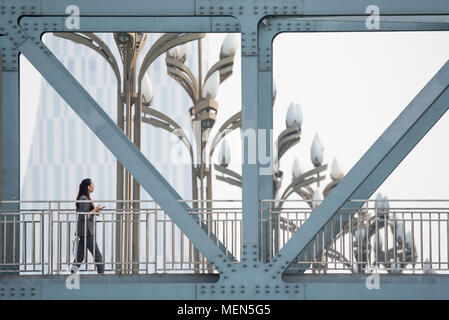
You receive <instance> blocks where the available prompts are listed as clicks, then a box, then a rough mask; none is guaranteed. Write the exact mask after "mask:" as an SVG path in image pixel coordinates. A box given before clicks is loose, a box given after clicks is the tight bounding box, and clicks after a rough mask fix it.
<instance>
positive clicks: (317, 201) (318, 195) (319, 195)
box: [312, 187, 324, 209]
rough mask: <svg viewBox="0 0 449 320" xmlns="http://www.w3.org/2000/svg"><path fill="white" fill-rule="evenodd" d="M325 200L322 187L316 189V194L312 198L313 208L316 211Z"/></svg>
mask: <svg viewBox="0 0 449 320" xmlns="http://www.w3.org/2000/svg"><path fill="white" fill-rule="evenodd" d="M323 200H324V197H323V193H322V192H321V189H320V187H318V188H316V190H315V192H314V193H313V197H312V208H313V209H316V208H317V207H318V206H319V205H320V204H321V202H322V201H323Z"/></svg>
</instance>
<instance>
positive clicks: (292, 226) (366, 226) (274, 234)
mask: <svg viewBox="0 0 449 320" xmlns="http://www.w3.org/2000/svg"><path fill="white" fill-rule="evenodd" d="M355 201H361V202H363V206H362V208H361V209H360V210H357V211H342V210H340V211H339V212H338V213H337V214H336V215H335V216H334V218H333V219H331V220H330V221H329V222H328V223H327V224H326V225H325V226H324V227H323V228H322V229H321V231H320V232H319V233H318V234H317V235H316V237H315V238H314V239H313V241H312V242H311V243H310V244H309V245H308V246H307V249H305V250H304V251H303V252H302V253H301V254H300V255H298V257H297V258H296V260H295V261H294V262H293V263H292V265H291V266H290V267H289V269H288V271H289V272H304V270H305V269H307V271H306V273H311V272H313V273H315V272H326V273H341V272H343V273H362V272H372V271H373V270H378V271H379V272H385V273H386V272H388V273H406V274H407V273H408V274H410V273H449V260H448V257H449V201H447V200H389V202H388V205H387V203H386V202H385V201H375V200H369V201H366V200H355ZM261 208H264V209H262V210H261V221H262V222H263V223H264V224H265V226H268V230H271V232H269V236H268V237H267V239H268V240H265V241H264V240H262V242H261V243H262V246H263V247H264V246H265V247H268V251H269V255H270V259H271V257H273V256H274V255H275V254H276V253H277V252H279V250H281V248H282V246H283V245H284V244H285V243H286V242H287V241H288V240H289V239H290V238H291V237H292V235H293V234H294V233H295V232H296V230H297V229H298V228H300V227H301V226H302V225H303V224H304V222H305V221H306V220H307V219H308V218H309V217H310V215H312V214H313V210H312V209H311V207H310V204H307V203H306V202H304V201H297V200H292V201H286V202H285V203H284V204H283V206H282V208H279V203H278V202H277V201H273V200H266V201H265V200H264V201H263V205H262V206H261ZM267 212H269V215H267V214H266V213H267ZM323 248H324V249H323Z"/></svg>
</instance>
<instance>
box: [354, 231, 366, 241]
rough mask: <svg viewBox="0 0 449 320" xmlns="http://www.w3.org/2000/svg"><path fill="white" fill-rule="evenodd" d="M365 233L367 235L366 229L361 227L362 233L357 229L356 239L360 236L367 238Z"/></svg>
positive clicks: (355, 232)
mask: <svg viewBox="0 0 449 320" xmlns="http://www.w3.org/2000/svg"><path fill="white" fill-rule="evenodd" d="M365 235H366V230H365V229H360V233H359V229H357V230H355V231H354V237H355V238H356V239H358V238H359V236H360V237H361V238H362V239H365Z"/></svg>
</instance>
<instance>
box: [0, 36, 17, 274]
mask: <svg viewBox="0 0 449 320" xmlns="http://www.w3.org/2000/svg"><path fill="white" fill-rule="evenodd" d="M0 48H2V66H1V98H0V101H1V131H2V132H1V139H2V140H1V143H2V144H1V185H2V193H1V200H20V109H19V108H20V106H19V104H20V93H19V85H20V83H19V55H18V52H17V50H15V49H14V48H13V47H12V46H11V45H10V44H9V41H8V40H7V39H6V38H4V37H1V38H0ZM3 49H4V50H3ZM19 207H20V206H19V204H10V203H9V204H3V205H2V208H1V210H2V213H3V214H4V213H5V212H18V211H19ZM0 219H1V221H2V222H3V224H0V225H1V229H2V230H1V231H0V232H1V236H2V239H1V240H0V243H2V248H1V249H0V261H1V263H3V261H5V262H6V263H7V264H9V265H8V266H4V267H3V270H8V274H14V273H15V272H14V271H16V270H19V267H18V266H14V265H11V264H15V263H18V262H19V253H20V247H19V245H20V242H19V239H20V223H19V221H20V220H19V219H20V215H19V214H8V215H6V218H5V216H4V215H2V214H0ZM5 222H6V228H5ZM3 232H5V233H6V235H5V234H4V233H3ZM5 236H6V242H7V243H6V252H5V251H4V246H3V239H4V237H5Z"/></svg>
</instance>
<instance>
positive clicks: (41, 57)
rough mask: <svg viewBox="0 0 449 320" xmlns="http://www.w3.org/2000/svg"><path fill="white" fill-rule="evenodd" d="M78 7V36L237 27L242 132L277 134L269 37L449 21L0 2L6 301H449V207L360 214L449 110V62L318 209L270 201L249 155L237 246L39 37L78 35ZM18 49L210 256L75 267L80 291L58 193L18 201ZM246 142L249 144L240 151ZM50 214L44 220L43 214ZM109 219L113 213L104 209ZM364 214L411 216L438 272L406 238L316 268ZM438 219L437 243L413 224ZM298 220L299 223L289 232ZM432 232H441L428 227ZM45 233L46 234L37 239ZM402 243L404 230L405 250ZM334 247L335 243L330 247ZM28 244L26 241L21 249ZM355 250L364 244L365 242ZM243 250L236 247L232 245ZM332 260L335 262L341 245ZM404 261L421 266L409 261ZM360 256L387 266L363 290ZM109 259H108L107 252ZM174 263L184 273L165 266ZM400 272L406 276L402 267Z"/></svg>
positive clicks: (437, 26) (225, 3) (218, 3)
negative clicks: (283, 208) (273, 228)
mask: <svg viewBox="0 0 449 320" xmlns="http://www.w3.org/2000/svg"><path fill="white" fill-rule="evenodd" d="M71 5H77V6H78V7H79V9H80V25H79V27H80V28H79V29H77V30H76V31H77V32H133V31H134V32H137V31H138V32H171V33H186V32H202V33H203V32H239V33H241V49H242V50H241V53H242V119H241V120H242V129H243V130H247V129H252V130H258V129H266V130H269V129H272V127H273V111H272V98H273V97H272V91H271V90H266V88H272V51H273V48H272V41H273V39H274V37H275V36H276V35H277V34H279V33H282V32H376V31H447V30H449V2H448V1H446V0H426V1H419V0H345V1H338V0H168V1H158V0H150V1H141V0H128V1H120V0H96V1H91V0H79V1H72V0H1V1H0V35H1V37H0V52H2V59H1V111H2V112H1V139H2V143H1V172H2V176H1V180H2V181H1V184H0V186H1V199H2V201H3V202H2V216H1V218H2V219H1V220H2V222H3V223H2V224H1V227H2V228H3V230H4V232H3V233H2V239H1V240H0V244H1V246H2V256H1V257H0V258H1V260H2V266H1V267H2V271H9V272H2V273H1V276H0V299H22V298H27V299H87V298H96V299H114V298H122V299H317V298H318V299H319V298H329V299H335V298H337V299H354V298H357V299H360V298H363V299H389V298H395V299H423V298H434V299H447V298H449V278H448V277H447V275H446V274H445V270H447V269H448V268H449V266H448V259H447V258H448V255H447V253H444V252H445V250H447V240H448V235H447V234H448V229H447V223H448V221H447V220H448V219H447V213H446V212H447V209H446V211H445V210H443V209H441V208H438V209H434V210H433V211H430V213H429V212H427V213H428V214H429V215H428V216H425V215H424V216H423V209H422V208H420V207H419V206H418V207H408V208H407V210H404V211H402V212H399V213H398V214H396V215H393V218H391V216H390V215H386V214H385V213H382V212H381V213H379V211H378V210H376V209H372V208H371V209H370V208H367V209H366V210H365V211H363V206H364V205H365V203H366V201H357V199H369V198H370V196H371V195H372V194H373V192H374V191H375V190H376V189H377V188H378V187H379V186H380V185H381V184H382V182H383V181H384V180H385V179H386V178H387V177H388V176H389V175H390V174H391V172H392V171H393V170H394V169H395V168H396V167H397V166H398V164H399V163H400V162H401V161H402V160H403V159H404V158H405V157H406V156H407V154H408V153H409V152H410V151H411V150H412V149H413V147H414V146H415V145H416V144H417V143H418V142H419V141H420V140H421V139H422V137H423V136H424V135H426V133H427V132H428V131H429V130H430V129H431V128H432V126H433V125H434V124H435V123H436V122H437V121H438V120H439V119H440V118H441V117H442V115H443V114H444V113H445V112H446V111H447V109H448V108H449V91H448V85H449V64H448V63H446V64H445V65H444V66H443V67H442V68H441V70H440V71H439V72H438V73H437V74H436V75H435V76H434V77H433V78H432V79H431V80H430V81H429V82H428V84H427V85H426V86H425V87H424V88H423V89H422V90H421V91H420V92H419V93H417V95H416V97H415V98H414V100H413V101H412V102H411V103H410V104H409V105H408V106H406V108H405V109H404V111H403V112H402V113H401V114H400V115H399V116H398V117H397V119H395V120H394V121H393V122H392V124H391V125H390V126H389V127H388V128H387V129H386V130H385V132H384V133H383V134H382V135H381V136H380V138H379V139H378V140H377V141H376V142H375V143H374V144H373V145H372V146H371V147H370V148H369V150H368V151H367V152H366V154H365V155H364V156H363V157H362V158H361V159H360V160H359V161H358V162H357V163H356V165H355V166H354V167H353V168H352V169H351V170H350V171H349V172H348V174H347V175H346V176H345V177H344V179H343V180H342V181H341V182H340V183H339V184H338V185H337V187H335V189H334V190H333V191H332V193H331V194H330V195H329V196H328V197H327V198H326V199H325V200H324V201H323V202H322V203H321V205H320V206H319V207H318V208H317V209H316V210H315V211H314V212H313V214H310V212H309V213H307V212H301V211H300V210H299V209H298V210H296V211H293V213H292V212H281V213H279V212H273V210H271V206H270V198H271V195H272V188H273V183H272V176H271V175H264V174H262V173H261V172H263V171H264V170H263V169H264V168H265V165H263V164H261V163H259V162H256V163H255V164H250V163H244V164H243V165H242V201H241V203H240V206H237V209H235V210H234V209H233V210H234V211H233V212H236V215H237V216H238V217H234V218H232V219H235V223H238V224H239V226H240V227H241V230H240V234H241V237H232V236H231V237H230V238H231V239H232V241H234V245H235V246H234V247H233V246H232V245H230V244H229V242H227V241H228V240H229V239H225V237H224V236H225V235H226V234H227V233H219V228H217V230H215V232H217V234H214V232H211V230H210V229H209V230H208V229H207V228H206V226H205V224H204V223H203V221H201V219H198V216H197V215H196V214H195V212H192V206H191V205H189V203H188V202H187V201H183V199H181V198H180V196H179V195H178V194H177V193H176V192H175V190H174V189H173V188H172V187H171V186H170V184H169V183H167V181H166V180H165V179H164V178H163V177H162V176H161V175H160V174H159V172H158V171H157V170H156V169H155V167H154V166H153V165H152V164H151V163H150V162H149V161H148V160H147V159H146V158H145V157H144V156H143V155H142V153H141V152H140V151H139V150H138V149H137V148H136V146H135V145H134V144H133V143H132V142H131V141H130V140H129V139H128V138H127V137H126V136H125V134H124V133H123V132H122V131H121V130H120V129H119V128H118V127H117V125H116V124H115V123H114V122H113V120H111V118H110V117H109V116H108V115H107V114H106V113H105V112H104V111H103V109H102V108H101V107H100V106H99V105H98V104H97V103H96V102H95V100H94V99H93V98H92V97H91V96H90V95H89V94H88V92H87V91H86V90H85V89H84V88H83V87H82V86H81V85H80V84H79V83H78V81H77V80H76V79H75V78H74V77H73V76H72V75H71V74H70V73H69V72H68V71H67V70H66V69H65V67H64V66H63V65H62V64H61V63H60V62H59V61H58V59H57V58H56V57H55V56H54V55H53V54H52V53H51V51H50V50H49V49H48V48H47V47H46V45H45V44H44V43H43V42H42V41H41V37H42V35H43V34H44V33H47V32H73V29H68V28H67V26H66V23H65V22H66V19H67V16H68V15H67V13H66V9H67V7H69V6H71ZM371 5H375V6H377V7H378V8H379V9H380V13H381V22H380V29H379V30H370V29H367V26H366V19H367V16H368V14H367V11H366V9H367V7H369V6H371ZM20 54H23V55H24V56H25V57H26V58H27V59H28V60H29V61H30V62H31V63H32V64H33V66H34V67H35V68H36V69H37V70H38V71H39V72H40V73H41V74H42V76H43V77H44V78H45V79H46V81H47V82H48V83H49V84H50V85H51V86H53V88H54V89H55V90H56V91H57V92H58V94H59V95H60V96H61V97H62V98H63V99H64V100H65V101H66V102H67V103H68V104H69V105H70V107H71V108H72V109H73V110H74V111H75V113H76V114H77V115H78V116H79V117H80V118H81V119H82V120H83V121H84V122H85V123H86V125H87V126H88V127H89V128H90V129H91V130H92V131H93V132H94V133H95V134H96V135H97V137H98V138H99V139H100V140H101V141H102V142H103V143H104V145H105V146H106V147H107V148H108V149H109V150H110V151H111V152H112V153H113V154H114V155H115V157H116V158H117V160H118V161H120V163H122V164H123V165H124V167H125V168H126V169H127V170H128V171H129V172H130V173H131V174H132V175H133V176H134V177H135V178H136V179H137V180H138V182H139V183H140V185H141V186H142V187H143V188H144V189H145V190H146V191H147V192H148V194H150V195H151V197H152V198H153V199H154V201H155V203H156V204H157V208H160V210H162V211H163V212H164V214H166V215H167V216H168V217H169V218H170V221H169V222H167V223H173V224H174V225H176V227H177V228H178V229H179V230H180V232H182V234H183V235H184V236H185V238H186V239H188V240H186V243H185V244H186V246H187V247H188V246H194V247H196V248H197V249H198V250H199V251H200V252H201V259H202V260H198V261H194V260H192V259H191V258H186V260H178V261H175V260H176V259H174V257H173V256H172V257H171V259H172V260H173V261H172V260H164V261H163V262H162V265H161V266H162V271H161V269H160V266H159V264H158V263H155V262H154V261H153V260H151V259H152V258H151V256H150V255H148V256H146V257H145V259H148V261H138V262H137V263H139V268H140V265H144V267H143V268H144V269H145V268H146V269H145V270H140V269H139V270H140V271H141V272H140V273H139V274H137V275H135V274H133V275H114V274H113V273H112V274H109V275H108V274H107V275H105V276H104V277H103V278H100V277H98V276H96V275H89V274H88V272H87V273H86V275H82V276H81V279H80V280H81V287H80V289H79V290H67V288H66V286H65V281H66V277H67V274H63V267H64V262H65V260H64V259H66V257H64V256H61V255H58V252H59V249H61V248H68V249H69V250H71V247H70V243H67V242H64V241H65V240H64V239H63V237H61V236H58V235H59V233H58V230H59V231H60V230H62V229H63V228H66V227H67V226H65V225H67V224H70V223H71V221H72V220H70V219H69V218H68V216H69V214H68V213H67V212H66V214H64V212H63V211H61V210H62V209H61V208H59V207H58V202H54V203H52V205H56V209H55V206H52V205H50V206H49V208H47V209H45V210H43V211H42V210H41V211H39V210H35V211H33V212H31V211H30V210H28V211H27V210H25V209H22V208H21V202H20V173H19V167H20V154H19V150H20V140H19V132H20V123H19V114H20V113H19V112H20V105H19V90H20V88H19V72H20V70H19V55H20ZM267 139H269V138H267ZM268 142H269V141H268ZM267 145H270V143H267ZM247 147H248V146H247V145H246V144H244V145H243V151H245V150H246V149H247ZM265 169H267V168H265ZM142 205H143V204H142ZM154 205H155V204H154ZM143 208H144V206H143ZM153 208H155V207H153ZM446 208H447V206H446ZM148 210H149V211H145V210H143V211H142V212H141V214H140V216H141V219H143V221H148V220H145V219H149V218H148V217H151V216H152V217H154V212H152V211H151V210H150V209H148ZM152 210H154V209H152ZM360 210H362V211H363V214H362V211H360ZM369 210H374V211H373V213H372V215H371V216H369V215H364V214H366V213H367V212H368V211H369ZM221 213H226V212H221ZM72 214H73V213H72ZM115 214H117V213H115ZM273 214H275V215H279V217H283V218H284V220H282V221H284V222H285V223H287V224H286V226H287V227H286V228H285V229H282V231H281V232H280V234H282V233H283V232H286V230H287V231H288V232H289V234H288V235H286V236H285V237H284V240H285V241H284V240H283V242H282V243H278V244H277V245H276V246H275V247H273V246H272V245H271V244H272V241H271V238H270V237H271V232H268V231H267V230H268V229H267V228H266V227H265V226H266V222H267V221H269V220H270V219H269V218H270V217H271V216H272V215H273ZM290 214H293V215H290ZM111 215H113V213H111ZM355 217H358V218H355ZM360 217H364V218H362V219H361V218H360ZM72 218H73V217H72ZM30 219H31V220H30ZM45 219H47V220H46V221H47V224H44V223H43V221H44V220H45ZM64 219H66V220H64ZM105 219H108V217H107V215H106V218H105ZM111 219H112V220H111V221H113V218H111ZM215 219H218V220H220V219H225V220H224V222H223V225H226V224H227V223H228V222H229V221H228V220H226V219H231V218H229V217H228V218H220V216H219V215H217V216H216V217H215ZM356 219H358V221H359V222H360V220H362V222H363V219H365V220H364V221H365V222H366V221H368V220H369V221H371V222H373V223H374V225H377V226H379V224H380V223H381V221H382V220H383V221H384V222H383V223H384V226H385V224H386V223H387V222H386V220H389V222H391V221H390V220H393V225H394V227H393V229H392V230H393V231H394V232H398V228H397V227H396V222H397V221H396V220H395V219H399V220H401V221H403V223H404V225H405V223H406V222H407V221H408V222H410V223H411V224H410V225H413V226H415V227H416V228H417V229H415V231H414V236H413V239H417V241H418V242H419V241H421V242H422V243H416V244H415V243H412V246H413V248H415V245H416V249H415V250H416V251H418V252H419V250H424V248H426V246H429V242H430V245H433V246H434V247H438V257H435V256H434V257H433V258H432V260H430V267H431V269H436V270H435V271H434V272H424V271H425V270H428V269H426V268H425V266H426V264H427V266H429V262H425V261H420V260H419V259H418V260H413V259H414V258H413V257H414V255H413V250H412V256H411V258H410V257H406V256H405V254H403V253H401V252H403V251H401V248H400V247H390V246H389V245H388V244H386V243H383V244H382V245H379V243H377V244H376V245H375V246H374V248H375V249H373V247H371V249H368V247H369V246H370V245H369V244H368V242H367V243H366V247H364V249H363V250H362V251H361V252H362V255H364V257H365V258H364V259H362V260H360V259H357V261H355V260H349V261H347V262H345V263H343V264H341V263H340V264H338V263H335V266H334V267H333V269H332V268H331V269H332V270H335V271H337V270H340V271H342V272H340V273H339V272H327V273H325V274H323V273H310V272H308V271H307V270H312V269H313V266H318V269H319V265H322V264H325V265H329V263H332V261H331V260H332V257H331V258H329V257H328V256H326V258H325V259H320V258H319V255H318V256H317V255H316V254H317V253H320V252H324V251H328V250H331V249H332V245H334V246H335V245H337V246H342V247H345V248H346V246H347V245H348V244H349V245H354V242H352V241H348V242H347V243H345V244H342V242H343V239H344V237H340V238H339V239H338V241H337V240H336V239H337V237H338V235H341V234H342V232H341V231H342V230H343V231H344V230H346V229H345V228H347V226H348V225H349V226H353V222H354V221H355V220H356ZM433 219H436V220H435V221H437V223H438V224H437V225H438V230H439V231H438V232H440V228H443V229H444V228H446V229H444V230H445V231H441V233H438V244H433V241H434V240H433V238H430V239H427V240H426V234H429V232H431V231H430V229H429V230H427V231H426V232H427V233H426V232H424V233H423V234H421V236H419V235H418V234H419V231H418V230H419V225H420V224H421V228H423V225H424V226H425V227H424V228H428V225H426V224H425V223H430V222H432V221H433ZM218 220H217V221H218ZM30 221H31V223H30ZM279 221H280V220H279ZM429 221H430V222H429ZM102 223H103V224H102ZM264 223H265V224H264ZM290 223H293V225H294V227H292V228H293V229H292V228H290V225H291V224H290ZM416 223H418V224H416ZM216 225H217V226H220V223H219V222H216ZM44 226H45V228H47V227H48V228H52V229H49V231H45V232H42V233H39V232H38V231H37V230H38V229H39V228H42V227H44ZM329 226H331V227H329ZM366 226H367V224H366V223H365V224H363V223H362V225H361V226H360V225H358V224H355V227H356V228H357V229H358V230H359V231H360V232H359V234H361V233H362V232H361V230H362V229H363V228H364V227H366ZM33 228H34V229H33ZM99 228H102V230H103V231H102V232H103V233H102V236H105V235H109V236H111V235H110V234H107V233H106V230H107V223H106V222H105V221H103V222H101V221H100V222H99ZM24 230H25V232H24ZM27 230H35V231H36V234H37V235H36V237H37V238H36V237H34V238H32V239H27V238H26V235H28V231H27ZM379 230H380V231H379ZM381 230H382V229H375V233H374V234H375V235H378V234H379V232H382V231H381ZM432 230H433V232H435V229H434V228H433V229H432ZM20 231H22V232H20ZM147 231H148V230H147ZM205 231H206V232H205ZM212 231H213V230H212ZM403 231H405V230H403ZM415 233H416V235H415ZM149 234H151V233H149ZM435 234H436V233H435ZM402 236H403V237H404V233H402ZM21 239H22V240H21ZM24 239H25V242H23V241H24ZM319 239H327V240H319ZM329 239H330V240H329ZM441 239H442V240H441ZM278 240H279V238H278ZM21 241H22V242H21ZM39 241H42V242H43V245H42V246H41V244H40V242H39ZM329 241H330V242H329ZM405 242H406V241H405V238H403V241H402V245H403V246H404V244H405ZM412 242H413V241H412ZM329 243H331V244H332V245H331V246H329ZM441 243H445V244H446V246H442V245H441ZM24 245H27V246H28V249H26V250H25V249H24ZM156 246H159V243H158V244H157V245H156ZM359 246H360V248H363V246H362V243H361V242H359ZM237 247H238V250H237V249H235V248H237ZM379 247H383V248H384V249H385V250H384V253H383V254H384V255H385V257H386V255H387V251H388V252H389V250H393V254H395V258H396V257H397V259H396V260H394V261H393V262H391V261H385V259H384V260H382V252H380V251H379ZM29 248H32V249H29ZM158 248H166V246H165V245H162V247H158ZM158 248H155V249H154V251H157V250H159V249H158ZM39 249H41V251H39ZM45 250H49V251H45ZM347 250H350V249H347ZM402 250H404V247H402ZM441 251H443V253H441ZM39 252H41V253H44V255H43V257H42V259H39V258H40V257H39ZM45 252H46V253H47V255H45ZM104 252H105V251H104ZM152 252H153V251H152ZM339 252H340V253H341V251H339ZM431 252H433V251H432V249H431ZM105 253H106V252H105ZM415 253H416V252H415ZM33 254H36V255H37V256H33ZM153 254H154V252H153ZM155 256H156V257H157V256H158V255H157V254H156V255H155ZM421 257H422V256H421ZM105 258H107V257H106V254H105ZM166 259H168V258H167V257H166ZM329 259H330V260H329ZM334 259H337V257H336V256H335V255H334ZM407 259H412V260H407ZM205 261H207V262H205ZM410 261H412V262H413V263H411V264H408V266H407V263H408V262H410ZM106 262H107V261H106ZM150 262H151V264H150ZM170 264H171V265H170ZM174 265H177V267H174ZM354 265H358V266H359V267H360V266H364V267H368V266H370V265H379V266H380V267H381V269H382V268H383V271H382V272H383V273H381V274H380V288H379V289H378V290H368V289H367V287H366V285H365V283H366V281H365V280H366V278H367V277H368V276H369V274H367V273H366V272H347V271H348V270H353V269H351V268H353V267H354ZM149 266H150V267H149ZM107 267H108V266H107ZM109 268H110V269H111V270H113V268H114V266H113V263H112V260H111V264H110V265H109ZM148 268H149V269H148ZM164 268H165V269H164ZM167 268H169V269H170V268H172V269H171V271H176V272H171V273H170V272H166V271H167ZM184 268H185V269H186V270H184ZM211 268H212V269H213V271H212V272H210V269H211ZM328 269H329V268H328ZM204 270H206V271H207V272H205V271H204ZM357 270H359V271H360V269H357ZM401 270H402V271H404V272H400V273H397V272H394V271H401ZM345 271H346V272H345ZM389 271H390V272H389Z"/></svg>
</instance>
